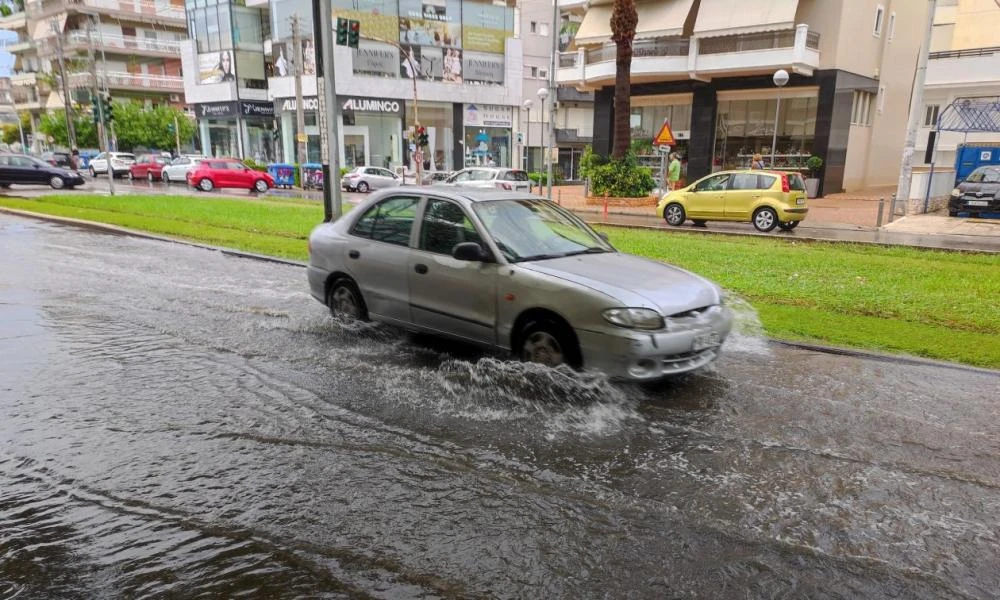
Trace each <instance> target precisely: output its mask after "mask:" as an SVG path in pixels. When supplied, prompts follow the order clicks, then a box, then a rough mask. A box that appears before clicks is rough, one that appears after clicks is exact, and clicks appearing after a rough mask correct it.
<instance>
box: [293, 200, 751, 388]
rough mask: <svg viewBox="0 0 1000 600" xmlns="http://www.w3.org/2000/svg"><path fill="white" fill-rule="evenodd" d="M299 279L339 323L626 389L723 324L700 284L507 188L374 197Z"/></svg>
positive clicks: (719, 335) (663, 370) (680, 358)
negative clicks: (578, 371) (403, 333)
mask: <svg viewBox="0 0 1000 600" xmlns="http://www.w3.org/2000/svg"><path fill="white" fill-rule="evenodd" d="M308 273H309V286H310V290H311V292H312V295H313V296H314V297H315V298H316V299H317V300H319V301H320V302H323V303H324V304H326V305H327V306H328V307H329V308H330V310H331V312H332V313H333V314H334V316H337V317H340V318H348V319H363V320H367V319H374V320H378V321H383V322H386V323H390V324H393V325H397V326H401V327H403V328H405V329H408V330H411V331H419V332H425V333H431V334H435V335H440V336H445V337H451V338H455V339H458V340H462V341H466V342H472V343H475V344H479V345H482V346H484V347H486V348H490V349H493V350H497V349H499V350H502V351H509V352H511V353H512V354H513V355H514V356H515V357H516V358H520V359H522V360H527V361H534V362H539V363H544V364H546V365H550V366H556V365H560V364H566V365H569V366H571V367H574V368H585V369H593V370H598V371H603V372H604V373H606V374H608V375H609V376H611V377H615V378H624V379H630V380H639V381H647V380H653V379H657V378H661V377H664V376H668V375H676V374H680V373H685V372H688V371H693V370H695V369H699V368H701V367H704V366H705V365H708V364H709V363H711V362H712V361H714V360H715V359H716V358H718V356H719V351H720V348H721V345H722V343H723V341H724V340H725V339H726V336H727V335H728V334H729V331H730V329H731V327H732V320H733V317H732V313H731V311H730V310H729V309H728V308H726V307H725V306H724V305H723V297H724V296H723V292H722V290H721V289H720V288H719V287H718V286H717V285H715V284H714V283H712V282H710V281H708V280H706V279H704V278H702V277H699V276H698V275H695V274H693V273H690V272H688V271H685V270H683V269H680V268H678V267H675V266H672V265H668V264H665V263H661V262H656V261H652V260H647V259H644V258H639V257H636V256H631V255H628V254H623V253H621V252H618V251H616V250H615V249H614V248H613V247H612V246H611V245H610V244H609V243H608V242H607V241H606V240H605V239H604V238H603V236H601V235H599V234H597V233H596V232H594V230H592V229H591V228H590V227H589V226H587V225H586V224H585V223H583V222H582V221H581V220H580V219H578V218H577V217H576V216H575V215H573V214H572V213H570V212H568V211H566V210H565V209H563V208H561V207H559V206H558V205H556V204H555V203H553V202H550V201H548V200H544V199H541V198H538V197H537V196H530V195H526V194H522V193H513V192H501V191H494V190H480V189H466V188H442V187H435V188H423V189H419V190H417V189H414V188H396V189H391V190H384V191H382V192H380V193H378V194H376V195H374V196H373V197H372V198H369V199H368V200H367V201H366V202H363V203H362V204H360V205H358V206H357V207H356V208H355V209H354V210H352V211H351V212H350V213H349V214H348V215H346V216H345V217H344V218H342V219H340V220H338V221H336V222H332V223H323V224H321V225H319V226H318V227H317V228H316V229H315V230H313V232H312V234H311V235H310V237H309V268H308Z"/></svg>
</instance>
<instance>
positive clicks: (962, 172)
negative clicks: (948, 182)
mask: <svg viewBox="0 0 1000 600" xmlns="http://www.w3.org/2000/svg"><path fill="white" fill-rule="evenodd" d="M984 165H1000V145H997V146H967V145H965V144H962V145H961V146H959V147H958V152H957V153H956V154H955V184H956V185H957V184H958V183H960V182H962V181H965V178H966V177H968V176H969V173H972V172H973V171H975V170H976V169H977V168H979V167H982V166H984Z"/></svg>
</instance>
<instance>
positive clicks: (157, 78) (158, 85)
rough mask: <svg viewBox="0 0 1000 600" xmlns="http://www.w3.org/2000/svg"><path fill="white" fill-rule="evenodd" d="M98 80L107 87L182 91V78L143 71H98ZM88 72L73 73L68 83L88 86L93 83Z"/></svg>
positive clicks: (74, 85)
mask: <svg viewBox="0 0 1000 600" xmlns="http://www.w3.org/2000/svg"><path fill="white" fill-rule="evenodd" d="M97 79H98V81H101V82H107V86H108V87H109V88H115V89H122V88H125V89H130V90H157V91H163V92H182V91H184V78H183V77H174V76H171V75H146V74H144V73H121V72H114V71H109V72H106V73H98V75H97ZM93 81H94V80H93V77H92V76H91V75H90V73H73V74H72V75H70V76H69V83H70V85H71V86H73V87H88V86H92V85H93Z"/></svg>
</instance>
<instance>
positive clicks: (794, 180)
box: [788, 173, 806, 192]
mask: <svg viewBox="0 0 1000 600" xmlns="http://www.w3.org/2000/svg"><path fill="white" fill-rule="evenodd" d="M788 189H790V190H795V191H796V192H804V191H806V182H805V181H803V180H802V176H801V175H799V174H798V173H789V174H788Z"/></svg>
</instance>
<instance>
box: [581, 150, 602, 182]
mask: <svg viewBox="0 0 1000 600" xmlns="http://www.w3.org/2000/svg"><path fill="white" fill-rule="evenodd" d="M606 164H608V159H606V158H604V157H603V156H601V155H600V154H595V153H594V149H593V148H592V147H590V146H587V147H586V148H584V149H583V156H581V157H580V177H582V178H584V179H588V178H590V177H592V176H593V173H594V169H596V168H597V167H599V166H601V165H606Z"/></svg>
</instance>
